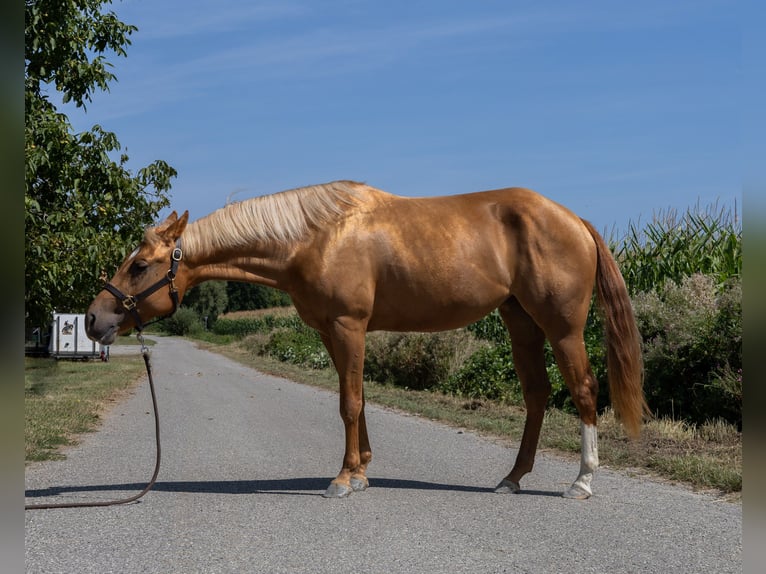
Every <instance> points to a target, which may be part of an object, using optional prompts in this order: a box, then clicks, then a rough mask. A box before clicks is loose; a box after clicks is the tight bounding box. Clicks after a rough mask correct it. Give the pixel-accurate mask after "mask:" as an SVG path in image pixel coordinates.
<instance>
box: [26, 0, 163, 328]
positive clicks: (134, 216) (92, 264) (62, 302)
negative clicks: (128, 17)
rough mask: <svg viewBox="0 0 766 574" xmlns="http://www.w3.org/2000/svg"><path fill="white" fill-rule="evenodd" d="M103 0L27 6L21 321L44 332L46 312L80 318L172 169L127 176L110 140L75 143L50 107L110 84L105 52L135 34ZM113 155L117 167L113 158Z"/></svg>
mask: <svg viewBox="0 0 766 574" xmlns="http://www.w3.org/2000/svg"><path fill="white" fill-rule="evenodd" d="M110 3H111V0H78V1H77V2H75V1H72V0H26V2H25V29H24V40H25V42H24V50H25V54H24V59H25V78H24V80H25V83H24V92H25V97H24V102H25V167H26V170H25V193H24V205H25V210H24V211H25V217H24V224H25V232H26V241H25V301H24V303H25V313H26V321H27V326H40V325H47V324H48V323H49V322H50V317H51V312H52V311H53V310H54V309H58V310H61V311H71V312H76V311H79V310H84V309H85V307H86V306H87V304H88V302H89V301H90V300H91V299H92V298H93V296H94V295H95V293H96V292H97V291H98V289H99V288H100V286H101V283H102V279H101V278H102V275H103V274H104V273H105V272H108V271H111V270H113V269H114V268H115V267H116V266H117V265H118V264H119V262H120V261H121V260H122V259H123V258H124V257H125V255H126V254H127V252H128V251H129V250H130V249H132V248H133V247H134V246H135V244H136V243H138V241H139V240H140V239H141V236H142V234H143V230H144V228H145V227H146V226H147V225H149V224H151V223H152V222H153V221H154V220H155V219H156V217H157V214H158V212H159V211H160V209H162V208H163V207H166V206H167V205H169V200H168V197H167V192H168V190H169V189H170V180H171V178H172V177H174V176H175V175H176V172H175V170H174V169H173V168H172V167H170V166H169V165H168V164H167V163H165V162H164V161H161V160H158V161H155V162H153V163H152V164H150V165H148V166H146V167H143V168H141V169H139V170H138V171H137V172H136V173H135V174H134V173H132V172H131V171H130V170H129V169H128V168H127V162H128V160H129V158H128V156H127V155H126V154H124V153H120V150H121V146H120V143H119V142H118V140H117V137H116V136H115V134H113V133H111V132H108V131H106V130H104V129H103V128H102V127H101V126H99V125H94V126H93V127H92V128H91V129H90V130H89V131H85V132H82V133H78V134H75V133H73V129H72V126H71V124H70V122H69V119H68V118H67V116H66V115H65V114H63V113H60V112H59V111H58V110H57V108H56V106H55V105H54V104H53V103H52V102H51V100H50V98H49V96H48V94H47V90H49V89H51V88H55V90H57V91H58V92H60V93H61V101H62V102H63V103H71V104H73V105H75V106H77V107H80V108H83V109H85V108H86V103H88V102H91V101H92V96H93V94H94V92H95V91H96V90H100V91H108V89H109V83H110V82H111V81H113V80H115V79H116V78H115V76H114V74H112V73H111V72H110V71H109V68H111V67H112V66H111V64H109V63H108V62H107V61H106V59H105V53H107V52H113V53H114V54H116V55H117V56H126V52H125V48H126V47H127V46H129V45H130V39H129V36H130V35H131V34H132V33H133V32H135V31H136V30H137V28H136V27H135V26H131V25H128V24H125V23H123V22H120V21H119V20H118V19H117V17H116V16H115V14H114V13H113V12H105V11H102V5H104V4H110ZM116 154H118V157H117V159H113V158H112V156H113V155H116Z"/></svg>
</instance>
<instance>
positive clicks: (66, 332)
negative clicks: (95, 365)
mask: <svg viewBox="0 0 766 574" xmlns="http://www.w3.org/2000/svg"><path fill="white" fill-rule="evenodd" d="M50 356H51V357H54V358H56V359H82V360H87V359H97V358H102V357H103V354H102V348H101V343H97V342H96V341H91V340H90V339H88V336H87V335H86V334H85V314H84V313H80V314H76V313H53V325H52V329H51V343H50Z"/></svg>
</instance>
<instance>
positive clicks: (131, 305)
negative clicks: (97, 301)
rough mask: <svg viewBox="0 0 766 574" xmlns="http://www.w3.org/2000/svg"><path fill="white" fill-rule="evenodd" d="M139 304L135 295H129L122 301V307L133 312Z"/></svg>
mask: <svg viewBox="0 0 766 574" xmlns="http://www.w3.org/2000/svg"><path fill="white" fill-rule="evenodd" d="M137 304H138V301H136V299H135V297H133V295H128V296H127V297H125V299H123V300H122V306H123V307H125V309H127V310H128V311H132V310H133V309H135V308H136V305H137Z"/></svg>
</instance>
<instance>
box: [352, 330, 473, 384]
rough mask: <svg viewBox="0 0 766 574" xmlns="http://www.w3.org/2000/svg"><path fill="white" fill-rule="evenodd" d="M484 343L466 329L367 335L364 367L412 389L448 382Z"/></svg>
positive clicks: (376, 376)
mask: <svg viewBox="0 0 766 574" xmlns="http://www.w3.org/2000/svg"><path fill="white" fill-rule="evenodd" d="M480 346H481V344H480V343H479V342H478V341H477V340H476V338H475V337H473V336H472V335H471V334H470V333H468V332H466V331H463V330H461V331H445V332H442V333H390V332H376V333H370V334H368V335H367V344H366V350H365V360H364V371H365V375H366V376H367V378H368V379H371V380H374V381H377V382H380V383H384V384H392V385H396V386H399V387H403V388H409V389H416V390H422V389H431V388H435V387H439V386H440V385H442V384H445V383H446V382H447V381H448V379H449V377H450V376H451V375H452V374H453V373H455V372H457V371H458V370H459V369H460V368H461V367H462V365H463V363H464V362H465V361H466V360H467V359H468V358H469V357H470V356H471V354H473V352H474V351H476V350H477V349H478V348H479V347H480Z"/></svg>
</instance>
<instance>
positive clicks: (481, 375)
mask: <svg viewBox="0 0 766 574" xmlns="http://www.w3.org/2000/svg"><path fill="white" fill-rule="evenodd" d="M440 388H441V390H442V391H444V392H445V393H449V394H452V395H457V396H460V397H465V398H469V399H480V398H486V399H496V400H502V401H505V402H510V403H514V404H521V403H522V394H521V385H520V383H519V380H518V377H517V376H516V371H515V370H514V368H513V359H512V357H511V347H510V346H509V345H508V344H507V343H506V344H503V345H487V346H485V347H482V348H481V349H479V350H478V351H477V352H476V353H474V354H473V355H471V357H470V358H469V359H468V360H467V361H466V362H465V363H464V364H463V366H462V367H461V368H460V369H459V370H458V371H457V372H455V373H453V374H452V376H450V377H449V379H448V380H447V381H446V382H445V383H444V384H442V385H441V386H440Z"/></svg>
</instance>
